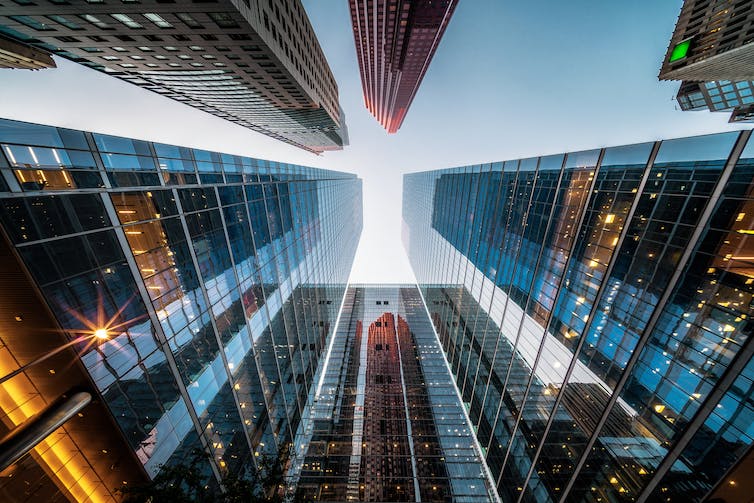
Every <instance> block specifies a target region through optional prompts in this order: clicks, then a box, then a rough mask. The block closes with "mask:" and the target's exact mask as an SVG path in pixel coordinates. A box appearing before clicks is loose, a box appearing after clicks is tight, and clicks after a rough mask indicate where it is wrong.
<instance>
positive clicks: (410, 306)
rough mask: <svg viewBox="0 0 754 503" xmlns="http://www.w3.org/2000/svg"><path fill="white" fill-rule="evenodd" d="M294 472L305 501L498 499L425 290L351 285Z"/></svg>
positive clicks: (307, 417)
mask: <svg viewBox="0 0 754 503" xmlns="http://www.w3.org/2000/svg"><path fill="white" fill-rule="evenodd" d="M324 363H325V365H324V367H323V368H322V369H321V373H320V375H319V382H318V383H317V386H316V391H315V393H314V399H313V401H312V403H311V407H310V408H309V409H308V411H307V412H308V413H307V414H305V416H304V419H303V420H302V423H301V424H302V427H301V428H300V429H299V430H300V431H299V437H298V438H297V440H296V446H297V447H299V446H300V447H301V448H300V455H299V458H298V461H297V463H295V464H294V466H295V468H294V470H293V471H294V472H295V473H294V474H293V475H292V476H293V477H295V478H296V479H297V481H298V485H297V492H298V495H299V496H300V497H301V498H303V500H304V501H323V502H342V501H375V502H381V501H434V502H446V501H466V502H469V503H474V502H479V503H482V502H484V503H487V502H490V501H496V495H495V490H494V485H493V484H492V482H491V479H490V477H489V473H488V472H487V470H486V468H485V466H484V464H483V462H482V460H481V459H482V453H481V450H480V448H479V445H478V443H477V442H476V441H475V437H474V434H473V431H472V429H471V425H470V424H469V423H468V420H467V417H466V415H465V413H464V410H463V405H462V404H461V400H460V398H459V396H458V394H457V390H456V388H455V386H454V384H453V381H452V377H451V375H450V372H449V370H448V367H447V365H446V363H445V360H444V358H443V355H442V350H441V348H440V346H439V344H438V342H437V338H436V337H435V334H434V331H433V328H432V323H431V321H430V319H429V317H428V316H427V311H426V308H425V307H424V302H423V301H422V298H421V294H420V293H419V290H418V289H417V288H416V286H415V285H350V286H349V288H348V291H347V292H346V297H345V302H344V304H343V309H342V310H341V314H340V318H339V320H338V327H337V329H336V331H335V334H334V337H333V340H332V341H331V343H330V347H329V348H328V356H327V359H326V360H325V362H324Z"/></svg>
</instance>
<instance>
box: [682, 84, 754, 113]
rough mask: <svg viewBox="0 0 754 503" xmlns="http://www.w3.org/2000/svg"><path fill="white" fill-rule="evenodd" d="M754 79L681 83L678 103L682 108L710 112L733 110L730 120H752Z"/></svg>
mask: <svg viewBox="0 0 754 503" xmlns="http://www.w3.org/2000/svg"><path fill="white" fill-rule="evenodd" d="M753 92H754V81H751V80H745V81H741V82H730V81H728V80H713V81H711V82H689V81H684V82H682V83H681V88H680V89H679V90H678V96H677V97H676V99H677V100H678V104H679V105H680V106H681V109H682V110H703V109H707V110H709V111H710V112H731V117H730V122H750V121H752V120H754V95H753Z"/></svg>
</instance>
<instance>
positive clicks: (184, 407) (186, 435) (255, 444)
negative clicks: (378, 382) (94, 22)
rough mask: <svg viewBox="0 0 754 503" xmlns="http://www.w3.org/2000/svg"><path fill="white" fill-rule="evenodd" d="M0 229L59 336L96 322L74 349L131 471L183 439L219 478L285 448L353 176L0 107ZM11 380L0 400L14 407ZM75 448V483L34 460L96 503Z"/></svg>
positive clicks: (351, 221) (333, 285) (343, 241)
mask: <svg viewBox="0 0 754 503" xmlns="http://www.w3.org/2000/svg"><path fill="white" fill-rule="evenodd" d="M0 225H1V227H2V233H3V234H4V237H3V239H7V243H8V244H9V246H10V248H12V249H13V252H12V256H13V257H15V258H16V259H17V260H18V262H19V264H20V265H21V267H22V268H25V270H27V271H28V274H29V275H30V277H31V279H32V280H33V284H34V287H35V288H36V289H38V292H39V293H40V295H41V297H42V298H43V299H44V303H45V304H46V306H47V307H48V308H49V310H50V311H51V313H52V314H53V315H54V317H55V318H56V320H57V323H58V325H59V327H60V328H61V329H62V330H63V331H64V332H65V333H67V334H68V335H69V337H70V338H71V339H72V338H74V337H76V335H77V334H80V333H91V332H92V331H95V330H97V329H105V330H107V332H108V334H109V339H108V340H107V341H104V342H98V343H94V344H92V343H90V344H84V343H81V344H78V345H77V346H76V349H77V351H78V352H79V353H80V358H81V362H82V363H83V367H84V368H85V371H86V373H87V374H88V380H89V383H90V385H91V387H92V389H94V390H96V394H97V396H98V397H99V399H100V400H101V401H102V402H103V403H104V404H105V405H106V407H107V409H108V410H109V412H110V414H111V415H112V416H113V418H114V419H115V422H116V423H117V425H118V427H119V430H120V432H121V433H122V440H123V444H124V445H125V446H127V447H126V449H127V451H130V457H131V458H133V459H138V462H139V463H140V464H141V466H143V472H144V473H145V475H149V476H155V475H156V474H157V473H158V472H159V470H160V467H161V466H162V465H163V464H171V463H175V462H181V461H185V460H187V459H189V458H190V457H191V453H192V452H195V450H196V449H199V450H200V451H204V452H206V453H207V454H208V455H207V456H206V458H204V459H203V461H202V462H201V464H200V467H199V468H200V470H201V471H202V473H204V474H206V475H207V476H209V477H210V478H212V477H214V478H215V479H216V480H218V481H219V478H220V476H221V475H222V474H223V473H226V472H228V471H230V472H231V473H235V474H239V475H240V476H243V475H244V474H246V473H249V472H251V471H253V470H254V468H255V464H256V463H257V460H258V459H262V457H263V456H265V455H271V456H276V455H277V454H278V453H279V452H280V451H285V450H287V449H288V448H289V447H290V444H291V442H292V440H293V439H294V436H295V433H296V431H297V428H298V425H299V423H300V420H301V416H302V413H303V411H304V407H305V405H306V403H307V400H308V395H309V390H310V388H312V384H313V378H314V374H315V372H316V370H317V366H318V363H319V361H320V359H321V358H322V355H323V354H324V348H325V341H326V339H327V338H328V335H329V334H330V333H331V332H332V330H333V327H334V323H335V319H336V317H337V313H338V308H339V306H340V305H341V302H342V299H343V297H344V294H345V289H346V283H347V280H348V274H349V272H350V269H351V264H352V261H353V257H354V253H355V250H356V246H357V243H358V239H359V235H360V233H361V226H362V209H361V180H360V179H358V178H357V177H356V176H355V175H351V174H347V173H340V172H334V171H327V170H322V169H315V168H309V167H303V166H296V165H290V164H285V163H278V162H273V161H266V160H261V159H253V158H248V157H241V156H236V155H229V154H222V153H216V152H208V151H204V150H198V149H190V148H185V147H178V146H173V145H165V144H159V143H153V142H148V141H142V140H134V139H128V138H120V137H115V136H108V135H103V134H98V133H89V132H82V131H76V130H71V129H64V128H56V127H50V126H41V125H36V124H29V123H22V122H15V121H10V120H0ZM9 255H10V253H9ZM21 286H22V281H20V280H19V281H16V282H14V284H3V289H4V290H5V291H11V290H12V289H14V288H17V289H19V295H21V292H20V289H21ZM33 314H34V313H26V314H25V316H20V315H19V316H17V317H16V322H19V323H18V325H19V327H21V326H23V325H24V324H25V323H27V322H32V321H33V320H32V318H33ZM34 337H37V338H39V340H43V339H44V338H45V337H51V335H46V334H45V333H37V334H34ZM3 339H4V342H5V344H6V346H4V347H3V351H4V352H3V357H4V359H3V361H2V364H3V369H4V371H11V370H14V368H13V366H10V367H9V366H8V365H9V364H8V363H7V362H8V361H10V360H8V359H5V351H10V352H11V353H13V351H14V347H13V344H12V343H9V342H8V341H13V340H14V339H13V338H12V335H11V334H8V335H7V337H6V335H5V334H4V335H3ZM19 344H20V342H19ZM36 356H37V355H36V354H29V353H28V352H26V353H24V352H16V353H15V354H13V358H15V360H16V361H18V364H22V363H25V362H26V361H29V360H31V359H33V358H34V357H36ZM70 364H71V365H75V362H70ZM69 366H70V365H69ZM56 370H57V373H58V375H62V374H63V370H65V369H63V368H61V367H55V368H54V367H52V366H51V367H50V374H55V373H56ZM5 373H6V372H4V374H3V375H5ZM43 374H44V375H43V376H42V377H40V378H39V379H40V381H39V382H38V384H40V385H41V384H42V383H41V380H44V379H55V378H56V377H55V376H52V375H50V374H47V372H46V370H45V371H44V372H43ZM45 375H46V377H45ZM16 379H19V380H16ZM23 379H25V378H24V377H23V376H19V377H18V378H14V379H13V380H11V381H8V382H6V383H3V384H2V385H0V387H2V393H0V395H2V398H3V399H5V398H6V394H7V395H9V396H10V397H11V398H12V397H13V396H14V394H15V396H16V397H18V399H17V401H16V402H12V403H16V405H18V403H21V405H20V406H21V407H23V401H24V400H26V399H25V398H23V397H24V396H25V395H24V394H25V393H32V391H29V390H27V389H25V388H24V386H26V385H28V381H24V380H23ZM32 382H33V379H32ZM24 383H25V384H24ZM19 400H20V402H19ZM8 403H11V402H8ZM5 404H6V401H2V405H3V406H5ZM11 412H14V411H9V410H4V411H3V418H4V420H5V419H8V418H13V417H14V416H13V415H12V414H11ZM21 419H24V418H23V417H20V419H19V420H21ZM76 421H78V419H77V418H74V419H73V420H72V423H71V427H70V428H69V430H70V431H72V432H74V433H75V430H76V424H75V422H76ZM6 423H7V421H6ZM11 424H13V423H11ZM74 433H71V436H72V437H74V436H75V435H74ZM84 434H85V432H84ZM88 442H89V440H87V439H86V438H85V437H83V438H79V439H78V440H76V439H75V438H74V441H73V443H74V444H78V445H80V446H84V445H86V444H87V443H88ZM81 450H82V452H83V451H84V450H85V448H84V447H81ZM104 453H105V454H107V450H104ZM84 458H85V459H84V462H83V463H84V465H86V464H87V463H88V464H89V465H91V470H90V472H91V473H89V475H91V480H90V481H87V480H83V478H82V479H81V480H76V479H75V478H76V477H72V478H71V480H68V479H66V480H63V479H60V480H57V479H55V477H56V476H57V475H56V473H57V472H58V471H59V470H60V468H59V467H58V466H57V465H54V466H53V464H50V465H49V466H44V463H47V462H48V461H49V459H48V458H45V457H44V456H41V457H38V456H37V455H36V454H35V458H34V459H35V460H36V461H37V462H38V463H39V464H40V466H41V467H42V468H43V469H44V471H45V473H47V474H48V476H50V478H52V479H55V480H53V481H54V482H55V484H56V485H57V486H68V487H67V488H66V489H67V490H68V493H67V496H68V498H69V499H70V500H72V501H112V498H113V493H112V491H113V490H114V487H113V486H112V485H110V486H108V485H107V483H106V482H102V481H103V480H104V478H105V477H104V475H103V476H102V477H99V473H100V472H98V470H100V471H101V472H102V473H105V472H107V471H108V466H107V465H105V466H101V463H97V462H94V461H92V460H91V459H90V458H87V457H86V455H84ZM127 458H128V456H125V457H124V459H127ZM125 462H126V461H123V463H125ZM50 463H51V461H50ZM119 463H120V461H119ZM63 464H65V463H63ZM114 466H116V465H115V464H113V466H110V468H109V469H110V470H113V467H114ZM87 470H89V468H87ZM23 477H24V475H23V474H21V475H19V476H18V477H16V478H15V479H13V480H11V479H10V478H8V479H3V480H4V482H2V483H0V484H2V486H4V487H0V491H4V492H3V494H8V493H9V491H8V486H9V485H11V486H12V484H13V483H15V480H19V481H20V480H23ZM92 481H93V482H92ZM90 482H91V483H90ZM77 484H78V485H77ZM96 484H99V486H101V487H99V488H98V489H97V490H96V491H95V490H94V489H92V488H93V487H94V486H95V485H96ZM95 492H96V493H97V494H94V493H95ZM19 494H20V493H19ZM95 496H96V497H95ZM32 500H33V498H32Z"/></svg>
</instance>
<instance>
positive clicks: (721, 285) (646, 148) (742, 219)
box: [403, 131, 754, 502]
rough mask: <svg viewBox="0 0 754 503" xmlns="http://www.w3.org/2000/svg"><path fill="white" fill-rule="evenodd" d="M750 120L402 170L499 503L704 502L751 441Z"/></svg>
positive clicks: (414, 243) (445, 335)
mask: <svg viewBox="0 0 754 503" xmlns="http://www.w3.org/2000/svg"><path fill="white" fill-rule="evenodd" d="M749 137H750V132H749V131H743V132H730V133H722V134H717V135H708V136H700V137H694V138H680V139H674V140H665V141H662V142H655V143H646V144H638V145H628V146H621V147H612V148H606V149H597V150H590V151H584V152H574V153H567V154H560V155H554V156H545V157H538V158H531V159H521V160H513V161H505V162H499V163H491V164H484V165H476V166H466V167H460V168H453V169H446V170H440V171H432V172H424V173H414V174H409V175H405V177H404V201H403V220H404V225H403V238H404V244H405V246H406V249H407V251H408V253H409V257H410V260H411V263H412V266H413V268H414V271H415V273H416V276H417V279H418V282H419V285H420V288H421V290H422V292H423V295H424V297H425V298H426V299H427V306H428V308H429V310H430V313H431V316H432V319H433V322H434V324H435V327H436V329H437V331H438V333H439V334H440V339H441V341H442V344H443V349H444V351H445V354H446V357H447V359H448V362H449V364H450V366H451V369H452V370H453V373H454V375H455V378H456V383H457V384H458V386H459V388H460V389H461V391H462V395H463V399H464V401H466V402H467V404H468V405H467V406H468V407H469V415H470V417H471V420H472V422H473V423H474V425H475V428H477V429H478V437H479V441H480V443H481V444H482V446H483V447H484V448H485V449H486V461H487V464H488V465H489V468H490V470H491V471H492V473H493V475H494V476H495V477H496V480H497V483H498V491H499V493H500V495H501V497H502V498H503V499H504V500H506V501H507V500H510V501H527V502H528V501H531V502H534V501H536V502H543V501H563V502H565V501H595V502H597V501H654V500H656V499H659V498H662V499H663V500H669V501H676V500H680V499H684V500H687V499H688V498H692V499H694V500H700V499H702V498H704V496H705V495H706V494H708V493H709V492H710V491H711V490H712V489H713V488H714V487H715V486H716V485H717V484H718V483H719V482H720V481H721V480H722V478H723V477H724V476H725V474H726V472H727V471H728V470H729V469H731V468H732V467H733V466H734V465H735V464H736V462H737V461H738V460H739V459H740V458H741V457H742V456H743V454H745V452H746V451H747V449H748V448H749V447H750V446H751V444H752V436H751V435H752V433H753V432H752V430H751V421H750V419H751V414H752V411H753V410H754V404H753V403H752V388H751V375H750V373H751V368H752V364H751V363H750V361H751V356H752V350H753V349H754V347H752V344H751V343H750V334H751V326H750V323H749V321H748V320H749V319H750V317H751V315H752V313H751V309H752V307H751V306H752V305H754V304H752V303H751V302H750V301H751V300H752V294H754V272H752V270H751V269H750V266H751V264H752V263H754V253H751V252H752V250H754V248H752V247H754V241H752V235H754V230H752V228H754V211H752V207H751V188H752V174H753V173H752V169H753V168H752V165H754V141H751V140H750V139H749Z"/></svg>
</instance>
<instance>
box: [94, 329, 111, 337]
mask: <svg viewBox="0 0 754 503" xmlns="http://www.w3.org/2000/svg"><path fill="white" fill-rule="evenodd" d="M94 336H95V337H96V338H97V339H109V338H110V334H108V333H107V329H106V328H98V329H97V330H95V331H94Z"/></svg>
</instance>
